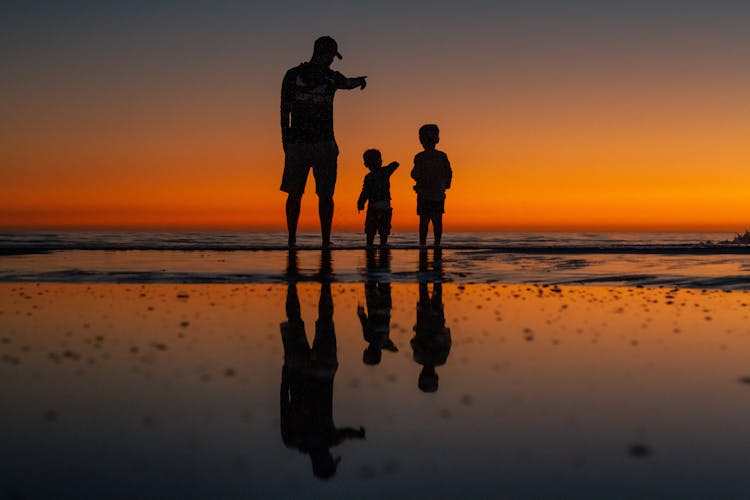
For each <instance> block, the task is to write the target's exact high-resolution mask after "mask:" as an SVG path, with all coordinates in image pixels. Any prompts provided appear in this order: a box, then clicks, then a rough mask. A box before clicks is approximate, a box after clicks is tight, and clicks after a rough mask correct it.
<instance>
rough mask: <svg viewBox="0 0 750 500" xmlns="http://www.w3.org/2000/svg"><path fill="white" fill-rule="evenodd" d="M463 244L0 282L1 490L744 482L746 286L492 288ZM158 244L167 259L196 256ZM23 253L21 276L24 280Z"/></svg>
mask: <svg viewBox="0 0 750 500" xmlns="http://www.w3.org/2000/svg"><path fill="white" fill-rule="evenodd" d="M457 252H460V251H459V250H456V251H455V252H454V253H451V252H450V251H445V253H444V254H442V255H441V256H440V257H441V258H440V259H438V260H437V261H436V259H435V254H434V252H433V251H432V250H430V251H429V253H428V255H427V256H426V257H425V258H424V259H422V258H420V255H419V253H418V252H416V251H412V250H401V251H398V250H394V251H393V252H392V254H391V255H390V258H386V259H385V261H383V260H382V259H380V258H379V257H376V258H375V259H374V260H372V261H370V260H368V256H367V254H366V253H365V252H364V251H358V250H342V251H340V252H339V253H340V255H339V253H337V251H334V252H332V256H331V257H330V259H329V260H327V259H326V258H325V256H324V255H323V254H322V253H321V252H319V251H314V250H310V251H305V252H298V253H299V255H298V259H296V260H295V261H290V258H289V255H288V254H287V253H286V252H278V251H277V252H268V253H262V252H249V253H247V254H242V255H241V256H242V257H243V258H242V259H240V258H239V256H240V254H236V253H232V252H229V253H228V252H220V254H221V255H223V256H224V259H225V262H229V263H230V264H231V265H232V266H234V265H237V266H239V264H240V261H241V260H244V261H245V266H246V270H247V269H260V268H265V269H267V275H263V274H262V273H260V272H258V273H252V272H248V273H247V274H248V275H250V276H253V277H254V278H253V279H250V280H248V282H244V283H243V282H240V280H239V279H237V280H236V282H219V283H217V282H215V281H214V282H208V283H204V282H201V281H200V280H199V279H192V280H190V279H185V276H187V274H186V273H187V272H188V271H189V269H188V268H189V267H190V263H195V262H197V261H198V258H197V255H198V254H191V255H189V256H185V257H184V259H185V262H187V264H185V268H184V269H183V270H182V271H184V273H183V274H182V275H181V278H180V279H181V280H184V281H174V280H172V281H170V280H169V279H165V280H163V281H166V282H159V280H158V279H157V280H154V281H155V282H144V281H145V280H144V278H143V276H145V275H143V274H142V275H141V280H142V282H137V280H136V279H133V278H132V276H130V278H128V279H125V280H123V281H121V282H118V280H117V279H112V275H110V278H109V280H105V279H99V278H101V271H103V270H104V268H107V269H108V271H113V270H116V271H122V269H120V267H122V268H123V269H124V268H128V267H129V268H130V270H131V271H133V272H136V271H137V272H141V273H142V272H144V269H147V268H148V269H150V264H149V266H146V267H144V268H143V269H138V268H137V266H133V262H136V261H137V262H141V263H142V262H143V258H142V257H143V256H138V257H137V258H136V257H135V256H134V254H128V253H127V252H122V253H124V254H127V255H124V257H127V258H126V259H125V260H122V259H119V257H120V255H121V254H118V253H116V252H115V253H109V254H107V255H108V258H109V259H110V260H109V266H108V267H107V266H105V265H104V264H101V262H104V261H106V259H104V258H103V257H102V259H100V260H99V261H97V260H96V259H94V260H91V259H88V262H90V263H94V264H95V263H96V262H100V264H97V265H101V268H100V269H99V271H98V272H100V274H99V275H98V276H99V278H97V279H95V280H88V281H87V280H85V279H80V275H79V278H78V281H80V282H74V281H75V280H71V279H69V280H68V281H67V282H66V281H64V280H61V279H59V278H58V280H56V281H53V280H46V281H45V280H37V281H33V282H22V281H14V282H5V283H0V297H1V299H0V304H2V306H0V326H1V328H0V332H1V333H0V376H1V377H2V380H3V382H2V384H0V397H2V400H3V401H12V402H13V403H12V404H10V405H5V409H4V411H3V412H2V414H1V415H0V439H2V442H3V446H2V458H1V459H0V460H1V461H2V464H3V471H4V472H3V473H2V476H0V479H1V480H2V483H0V491H2V494H3V496H8V497H13V496H14V495H15V496H25V497H32V498H37V497H79V498H80V497H111V496H120V497H139V498H159V497H165V496H168V497H183V498H186V497H192V498H205V497H238V496H252V497H281V496H315V497H320V496H326V497H344V496H351V495H355V496H357V497H383V496H393V497H430V498H436V497H445V498H449V497H453V498H455V497H459V496H464V497H465V496H470V497H518V498H521V497H612V498H637V497H654V496H657V497H680V498H689V497H693V498H705V497H737V496H741V494H742V492H746V491H747V489H748V487H750V480H748V476H747V474H746V465H745V464H747V463H748V460H749V459H750V451H748V450H750V448H749V447H748V446H747V444H748V443H747V442H746V441H747V439H746V432H745V427H746V425H745V422H746V421H747V419H748V418H749V417H750V393H748V391H749V390H750V365H748V360H747V352H750V327H749V326H748V324H749V323H748V316H749V315H750V305H749V304H750V293H748V292H746V291H743V290H733V289H731V287H724V288H720V287H713V288H699V287H679V286H674V285H669V286H667V285H664V284H661V285H654V286H645V287H644V286H631V285H627V283H625V284H623V283H616V284H612V283H604V284H602V283H599V285H598V286H592V285H588V286H581V285H578V284H575V285H570V284H558V283H555V282H554V281H556V280H555V279H554V278H553V279H550V280H549V282H546V283H542V282H541V280H540V283H513V282H510V281H512V280H506V281H508V282H503V280H502V279H497V280H493V282H491V283H482V282H480V281H479V280H478V279H475V277H476V276H478V271H477V272H475V273H473V274H472V273H465V276H463V277H462V276H460V274H459V273H461V272H463V271H461V270H460V268H461V266H462V265H464V264H465V263H464V264H462V263H461V262H462V261H461V259H460V256H461V254H460V253H457ZM355 254H356V255H355ZM50 255H54V253H53V254H39V255H35V256H34V255H27V256H22V258H23V259H32V258H35V259H36V258H47V257H50ZM175 255H178V254H175ZM206 255H210V257H204V258H203V261H204V262H206V264H205V267H206V269H210V270H211V273H208V272H207V271H206V269H197V270H196V269H193V270H192V272H194V273H198V274H200V273H204V274H206V275H208V274H210V275H211V276H215V275H216V274H217V273H219V274H221V273H220V271H221V264H222V263H221V262H215V261H214V260H212V259H213V258H214V257H216V255H213V254H206ZM248 256H251V257H248ZM260 256H264V257H263V258H262V259H258V257H260ZM58 257H59V256H58ZM161 257H162V258H161V262H162V263H163V268H166V269H169V268H175V267H179V266H181V265H183V264H181V262H183V261H181V260H180V259H175V258H172V257H170V258H167V255H166V254H162V255H161ZM11 258H12V259H19V256H13V257H4V258H3V259H2V264H3V269H5V270H7V269H9V268H11V267H13V266H15V268H14V269H16V271H17V269H18V267H19V266H18V263H17V261H13V262H14V263H12V264H8V262H9V261H8V259H11ZM76 258H77V259H79V261H80V262H83V261H85V260H86V259H83V258H81V256H80V255H78V256H77V257H76ZM128 258H129V259H133V261H132V262H131V261H128V260H127V259H128ZM219 258H221V257H219ZM565 258H568V257H565ZM118 259H119V260H118ZM74 260H75V259H74ZM146 260H147V261H148V259H146ZM261 261H262V262H261ZM28 262H31V261H28ZM36 262H37V263H38V262H39V261H38V260H37V261H36ZM61 262H63V261H61V260H60V259H58V266H59V267H61V268H64V269H65V270H67V272H68V273H70V270H71V269H72V268H73V266H69V265H64V264H61ZM113 262H114V263H115V264H116V265H113ZM148 262H150V261H148ZM209 262H210V264H209ZM290 262H292V263H293V264H294V265H292V266H291V267H290ZM94 264H90V265H89V268H91V269H95V268H96V266H95V265H94ZM126 264H127V265H126ZM474 264H476V261H474ZM477 265H478V264H477ZM118 266H120V267H118ZM31 268H32V266H30V265H29V269H31ZM349 268H352V269H354V271H350V270H349ZM492 269H494V268H492ZM173 270H174V269H173ZM58 271H60V269H58ZM231 274H232V275H241V274H242V273H240V272H235V271H234V270H232V272H231ZM641 274H648V273H645V272H642V273H641ZM683 274H690V275H697V274H700V273H699V272H698V271H690V270H688V269H683ZM547 275H549V273H547ZM259 276H260V277H259ZM263 276H265V277H263ZM470 276H471V278H469V277H470ZM193 277H195V274H194V275H193ZM363 315H364V316H365V318H364V319H363ZM302 339H305V342H302ZM386 340H390V344H389V343H388V342H386ZM374 351H377V355H376V356H375V357H373V354H374ZM375 361H377V362H375ZM311 387H312V388H313V389H310V388H311ZM300 391H302V392H300ZM305 391H307V392H305ZM300 394H302V395H303V396H300ZM304 394H308V395H309V394H312V395H315V397H313V398H310V397H305V396H304ZM280 395H281V398H280ZM326 467H327V468H326ZM321 476H325V477H321ZM42 478H43V480H42Z"/></svg>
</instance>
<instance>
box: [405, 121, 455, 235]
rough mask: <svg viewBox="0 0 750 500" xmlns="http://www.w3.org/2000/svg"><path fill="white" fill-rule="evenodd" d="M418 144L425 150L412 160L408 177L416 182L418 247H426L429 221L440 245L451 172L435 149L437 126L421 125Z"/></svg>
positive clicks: (449, 166)
mask: <svg viewBox="0 0 750 500" xmlns="http://www.w3.org/2000/svg"><path fill="white" fill-rule="evenodd" d="M419 142H420V143H422V146H423V147H424V151H421V152H419V153H417V155H416V156H415V157H414V168H413V169H412V171H411V177H412V179H414V180H415V181H417V182H416V185H415V186H414V191H416V192H417V215H419V245H420V246H425V245H426V244H427V229H428V226H429V224H430V221H432V230H433V234H434V237H435V245H436V246H439V245H440V239H441V237H442V235H443V213H444V212H445V190H446V189H449V188H450V187H451V180H452V178H453V171H452V170H451V164H450V162H449V161H448V156H447V155H446V154H445V153H443V152H442V151H438V150H437V149H435V146H436V145H437V143H438V142H440V130H439V129H438V126H437V125H422V127H420V129H419Z"/></svg>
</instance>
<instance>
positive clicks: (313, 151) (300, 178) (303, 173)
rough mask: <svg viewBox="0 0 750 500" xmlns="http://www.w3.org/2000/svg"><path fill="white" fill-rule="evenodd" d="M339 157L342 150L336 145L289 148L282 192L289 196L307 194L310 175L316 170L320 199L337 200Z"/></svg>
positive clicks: (319, 144)
mask: <svg viewBox="0 0 750 500" xmlns="http://www.w3.org/2000/svg"><path fill="white" fill-rule="evenodd" d="M338 156H339V148H338V146H337V145H336V141H328V142H318V143H315V144H288V145H287V147H286V157H285V159H284V175H283V176H282V178H281V190H282V191H284V192H285V193H289V194H300V195H301V194H302V193H304V192H305V184H307V175H308V173H309V172H310V168H312V171H313V177H315V192H316V193H317V194H318V196H333V191H334V188H335V187H336V161H337V159H338Z"/></svg>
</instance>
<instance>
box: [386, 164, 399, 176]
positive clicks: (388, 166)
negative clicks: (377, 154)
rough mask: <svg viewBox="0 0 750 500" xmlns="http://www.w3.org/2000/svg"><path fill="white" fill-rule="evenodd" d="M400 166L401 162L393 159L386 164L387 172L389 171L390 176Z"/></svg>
mask: <svg viewBox="0 0 750 500" xmlns="http://www.w3.org/2000/svg"><path fill="white" fill-rule="evenodd" d="M398 166H399V164H398V162H397V161H392V162H390V163H389V164H388V165H386V166H385V169H386V172H388V176H391V175H393V172H395V171H396V169H397V168H398Z"/></svg>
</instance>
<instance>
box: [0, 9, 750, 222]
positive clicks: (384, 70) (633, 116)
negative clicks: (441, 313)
mask: <svg viewBox="0 0 750 500" xmlns="http://www.w3.org/2000/svg"><path fill="white" fill-rule="evenodd" d="M605 4H606V5H605ZM748 26H750V4H748V3H741V2H721V1H712V2H709V1H706V2H691V1H681V2H666V1H665V2H639V1H628V2H617V3H615V2H597V1H568V2H558V1H534V2H528V1H526V2H520V1H519V2H484V1H476V0H464V1H462V2H440V1H435V0H433V1H429V2H427V1H416V2H403V1H400V2H394V1H380V2H368V3H362V4H361V5H359V3H357V2H351V1H347V2H344V1H333V2H310V1H306V2H303V1H283V0H280V1H276V2H262V3H259V4H255V3H248V2H239V1H212V2H189V1H180V2H158V1H135V0H133V1H128V2H125V1H122V2H109V1H100V2H90V1H89V2H83V1H66V2H53V1H32V0H27V1H19V2H13V1H11V2H4V3H3V6H2V7H0V113H2V120H1V121H0V228H5V229H22V228H61V227H67V228H87V227H91V228H113V227H122V228H175V229H179V228H197V229H200V228H216V229H225V228H226V229H238V228H242V229H282V228H283V227H284V219H283V205H284V200H285V197H284V194H283V193H281V192H280V191H279V190H278V185H279V181H280V177H281V170H282V163H283V152H282V150H281V141H280V132H279V91H280V84H281V79H282V77H283V75H284V72H285V71H286V70H287V69H288V68H290V67H292V66H295V65H296V64H298V63H300V62H302V61H305V60H307V59H309V57H310V54H311V52H312V43H313V41H314V40H315V38H317V37H318V36H320V35H323V34H330V35H332V36H334V37H335V38H336V39H337V40H338V42H339V49H340V52H341V53H342V54H343V55H344V59H343V60H342V61H336V62H334V66H333V67H334V69H337V70H339V71H341V72H343V73H344V74H346V75H348V76H358V75H360V74H365V75H367V76H368V82H369V83H368V87H367V89H366V90H365V91H363V92H360V91H359V90H353V91H341V92H339V93H338V94H337V97H336V106H335V108H336V118H335V120H336V122H335V123H336V127H335V128H336V137H337V140H338V143H339V146H340V149H341V156H340V157H339V183H338V185H337V192H336V197H335V200H336V204H337V205H336V215H335V218H334V229H337V230H343V229H359V228H361V226H362V225H363V222H364V216H363V215H358V214H357V212H356V203H355V202H356V199H357V196H358V194H359V190H360V187H361V182H362V178H363V176H364V174H365V173H366V170H365V168H364V167H363V166H362V160H361V154H362V152H363V151H364V150H365V149H367V148H370V147H376V148H379V149H380V150H381V151H382V152H383V157H384V160H385V161H386V162H389V161H391V160H397V161H399V162H401V165H402V167H401V169H400V170H399V171H397V172H396V173H395V174H394V177H393V178H392V195H393V198H394V199H393V205H394V225H395V226H396V228H397V229H409V230H411V229H414V228H415V227H416V216H415V215H414V212H415V205H416V201H415V194H414V192H413V191H412V189H411V187H412V185H413V182H412V181H411V179H410V178H409V170H410V169H411V161H412V158H413V156H414V154H415V153H416V152H418V151H419V149H420V146H419V143H418V140H417V129H418V127H419V126H420V125H421V124H423V123H428V122H434V123H437V124H439V125H440V128H441V132H442V141H441V144H440V146H439V147H440V149H443V150H444V151H445V152H446V153H447V154H448V156H449V158H450V159H451V162H452V164H453V168H454V183H453V189H451V191H449V192H448V198H447V203H446V216H445V224H446V228H447V229H449V230H458V229H512V230H540V229H557V230H563V229H576V230H619V229H625V230H648V229H659V230H665V229H666V230H725V231H731V230H737V231H739V230H742V229H744V228H745V227H750V196H749V194H750V168H748V167H749V166H750V120H749V119H750V65H748V61H750V30H748ZM313 186H314V185H313V183H312V180H311V181H310V182H309V183H308V189H307V194H306V196H305V197H304V199H303V214H302V218H301V227H302V228H303V229H316V228H317V210H316V203H317V200H316V198H315V196H314V189H313Z"/></svg>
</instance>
